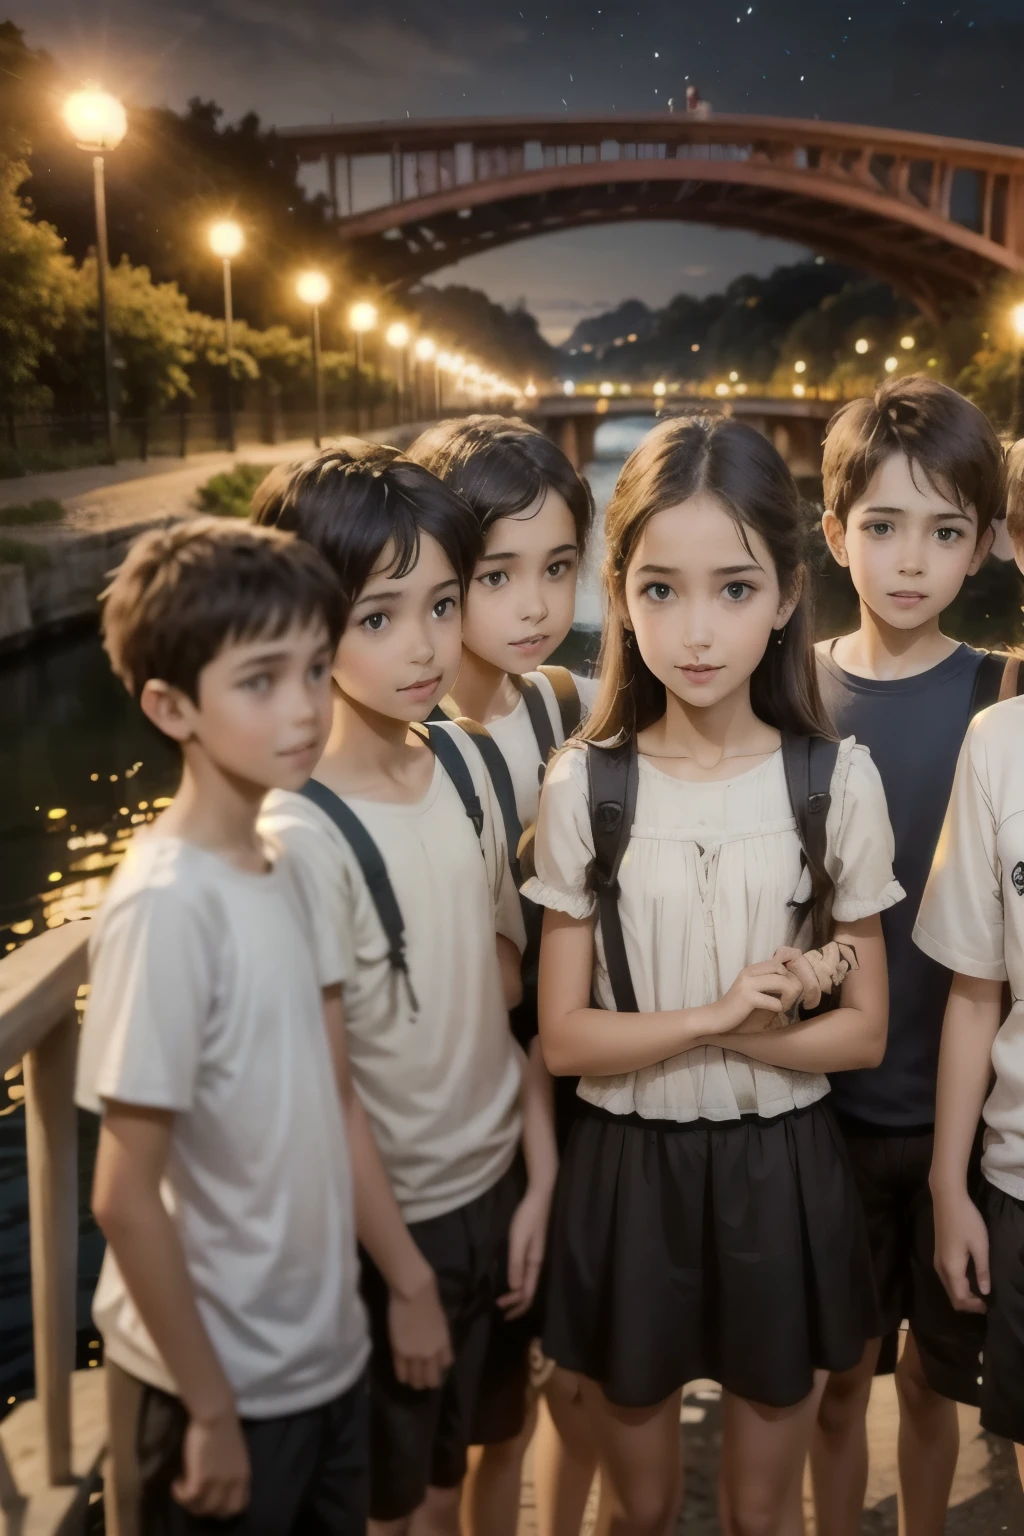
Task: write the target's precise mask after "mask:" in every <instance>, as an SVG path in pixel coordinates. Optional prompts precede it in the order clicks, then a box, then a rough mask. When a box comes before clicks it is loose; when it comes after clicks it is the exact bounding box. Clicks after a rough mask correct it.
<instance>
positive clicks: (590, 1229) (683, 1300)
mask: <svg viewBox="0 0 1024 1536" xmlns="http://www.w3.org/2000/svg"><path fill="white" fill-rule="evenodd" d="M550 1268H551V1275H550V1286H549V1291H548V1297H547V1324H546V1328H545V1332H544V1351H545V1353H546V1354H547V1355H549V1356H550V1357H551V1358H552V1359H553V1360H555V1361H557V1362H558V1364H559V1365H561V1366H564V1367H565V1368H566V1369H567V1370H570V1371H577V1372H579V1373H580V1374H581V1375H584V1376H588V1377H590V1378H591V1379H592V1380H594V1381H596V1382H598V1383H599V1384H600V1385H601V1387H602V1389H603V1390H604V1392H605V1393H606V1395H607V1396H608V1397H609V1398H610V1399H611V1400H612V1401H613V1402H616V1403H620V1404H623V1405H624V1406H627V1407H649V1406H652V1405H653V1404H655V1403H659V1402H661V1401H662V1400H663V1399H664V1398H666V1397H668V1395H669V1394H670V1393H671V1392H673V1391H675V1390H676V1389H677V1388H679V1387H682V1386H683V1385H684V1383H686V1382H687V1381H693V1380H695V1379H696V1378H697V1377H710V1378H711V1379H712V1380H713V1381H720V1382H721V1383H722V1385H723V1386H724V1387H725V1388H726V1389H727V1390H728V1391H730V1392H732V1393H735V1394H736V1395H737V1396H738V1397H743V1398H747V1399H750V1400H751V1401H753V1402H758V1403H765V1404H768V1405H770V1406H772V1407H789V1406H791V1405H793V1404H795V1403H799V1402H801V1401H802V1400H803V1399H804V1398H805V1397H806V1396H807V1394H808V1393H809V1392H810V1391H811V1388H812V1387H813V1385H814V1372H815V1371H816V1370H848V1369H850V1368H851V1367H852V1366H854V1365H856V1363H857V1361H858V1360H859V1359H860V1358H861V1356H862V1354H863V1352H864V1346H865V1344H866V1342H867V1340H868V1339H870V1338H875V1337H877V1335H878V1312H877V1307H876V1303H875V1287H874V1280H873V1277H872V1273H871V1256H870V1253H869V1251H868V1240H867V1233H866V1231H865V1229H864V1215H863V1212H862V1210H861V1204H860V1200H859V1199H858V1198H857V1188H856V1185H855V1184H854V1180H853V1175H852V1173H851V1171H850V1164H849V1158H848V1156H847V1152H846V1147H845V1144H844V1142H843V1138H842V1136H841V1135H840V1133H839V1130H838V1129H837V1127H836V1124H835V1121H834V1119H833V1117H832V1112H831V1110H830V1109H829V1107H828V1105H827V1104H826V1103H824V1102H819V1103H817V1104H812V1105H810V1107H809V1108H806V1109H797V1110H793V1111H791V1112H790V1113H788V1114H781V1115H778V1116H776V1117H774V1118H772V1119H767V1118H762V1117H760V1116H757V1115H747V1116H744V1117H743V1119H741V1120H730V1121H709V1120H693V1121H689V1122H688V1123H683V1124H676V1123H674V1122H667V1121H664V1120H642V1119H641V1118H640V1116H639V1115H612V1114H608V1113H606V1112H605V1111H603V1110H600V1109H595V1108H594V1107H593V1106H589V1105H586V1104H584V1105H583V1106H582V1110H581V1113H580V1116H579V1118H578V1119H577V1121H576V1124H575V1125H574V1127H573V1129H572V1132H571V1133H570V1136H569V1145H568V1147H567V1149H566V1153H565V1157H564V1158H563V1160H562V1166H561V1170H560V1172H559V1181H558V1189H557V1192H556V1196H555V1217H554V1223H553V1227H552V1235H551V1262H550Z"/></svg>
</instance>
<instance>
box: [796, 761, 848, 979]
mask: <svg viewBox="0 0 1024 1536" xmlns="http://www.w3.org/2000/svg"><path fill="white" fill-rule="evenodd" d="M838 757H839V743H838V741H827V740H826V739H825V738H824V737H822V736H795V735H793V734H791V733H790V732H789V731H783V733H782V766H783V769H784V770H785V774H786V788H787V789H788V791H789V801H790V804H791V805H792V807H793V815H794V816H795V817H796V825H797V832H798V833H799V836H800V846H801V848H802V850H803V856H804V861H805V863H806V865H807V868H808V870H809V871H810V876H811V898H810V901H809V902H804V903H800V907H799V908H798V910H799V913H800V915H799V921H800V922H801V923H802V922H803V921H804V919H805V918H806V916H807V914H808V912H810V913H812V915H813V921H812V940H813V943H814V945H815V947H816V948H819V949H820V948H821V946H822V945H823V944H827V943H828V940H829V937H830V932H831V926H832V923H831V915H832V902H833V900H834V899H835V883H834V881H833V879H832V876H831V875H830V874H829V872H828V868H827V865H826V862H825V854H826V851H827V848H828V837H827V832H826V822H827V820H828V813H829V807H830V806H831V804H832V775H833V773H834V772H835V767H836V762H837V760H838Z"/></svg>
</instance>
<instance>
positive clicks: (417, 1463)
mask: <svg viewBox="0 0 1024 1536" xmlns="http://www.w3.org/2000/svg"><path fill="white" fill-rule="evenodd" d="M524 1187H525V1173H524V1170H523V1167H522V1164H521V1163H520V1162H518V1161H517V1162H516V1163H514V1164H513V1166H512V1167H511V1168H510V1169H509V1171H508V1172H507V1173H506V1174H504V1175H503V1176H502V1178H500V1179H499V1180H498V1182H497V1184H495V1185H494V1186H493V1188H491V1189H489V1190H488V1191H487V1192H486V1194H483V1195H481V1196H480V1197H479V1198H478V1199H476V1200H472V1201H471V1202H470V1203H469V1204H468V1205H464V1206H461V1207H460V1208H459V1209H458V1210H456V1211H448V1212H446V1213H445V1215H443V1216H436V1217H434V1218H432V1219H431V1220H430V1221H418V1222H412V1223H410V1226H409V1231H410V1232H411V1233H412V1236H413V1238H414V1239H415V1241H416V1244H417V1246H418V1247H419V1249H420V1251H421V1253H422V1254H423V1256H424V1258H425V1259H426V1260H427V1262H428V1263H429V1264H430V1266H431V1268H432V1269H433V1271H434V1273H435V1275H436V1276H437V1284H438V1289H439V1291H440V1294H441V1303H442V1305H443V1307H444V1310H445V1315H446V1316H447V1319H448V1327H449V1329H450V1330H451V1337H452V1349H453V1352H454V1355H455V1361H454V1364H453V1366H452V1368H451V1370H450V1371H449V1373H448V1376H447V1378H446V1379H445V1381H444V1384H443V1385H442V1386H441V1387H439V1388H438V1389H437V1390H431V1391H417V1390H416V1389H415V1388H413V1387H407V1386H403V1384H402V1383H401V1382H400V1381H399V1380H398V1379H397V1377H396V1376H395V1372H394V1367H393V1363H392V1357H391V1345H390V1341H389V1339H388V1327H387V1310H388V1292H387V1286H386V1285H385V1283H384V1280H383V1277H382V1276H381V1274H380V1272H379V1271H378V1270H377V1268H376V1267H375V1265H374V1264H373V1263H372V1262H371V1261H370V1260H369V1259H368V1257H367V1255H366V1254H363V1255H362V1264H363V1298H364V1300H365V1302H366V1306H367V1310H368V1312H369V1315H370V1332H371V1335H372V1338H373V1354H372V1357H371V1363H370V1446H371V1457H370V1514H371V1516H372V1517H373V1519H375V1520H401V1519H404V1518H405V1517H406V1516H407V1515H410V1514H411V1513H412V1512H413V1510H414V1509H416V1508H417V1507H418V1506H419V1505H420V1504H421V1503H422V1502H423V1499H424V1497H425V1496H426V1492H427V1489H428V1488H429V1487H434V1488H456V1487H458V1485H459V1483H460V1482H461V1481H462V1479H463V1477H464V1476H465V1473H466V1450H467V1447H468V1446H470V1445H472V1444H474V1443H475V1442H481V1441H486V1442H490V1441H497V1440H506V1439H509V1440H511V1439H514V1438H515V1436H516V1435H518V1433H519V1431H520V1430H521V1429H522V1427H523V1423H524V1421H525V1418H526V1391H527V1385H528V1381H529V1343H530V1339H529V1330H528V1329H527V1328H524V1327H523V1326H522V1325H521V1324H517V1323H507V1322H506V1321H505V1318H504V1316H503V1314H502V1313H501V1312H500V1310H499V1309H498V1307H497V1305H496V1303H497V1300H498V1297H499V1296H503V1295H504V1294H505V1292H506V1291H507V1290H508V1229H509V1224H510V1222H511V1220H512V1216H513V1213H514V1211H515V1208H516V1206H517V1205H518V1204H519V1201H520V1200H521V1198H522V1195H523V1190H524Z"/></svg>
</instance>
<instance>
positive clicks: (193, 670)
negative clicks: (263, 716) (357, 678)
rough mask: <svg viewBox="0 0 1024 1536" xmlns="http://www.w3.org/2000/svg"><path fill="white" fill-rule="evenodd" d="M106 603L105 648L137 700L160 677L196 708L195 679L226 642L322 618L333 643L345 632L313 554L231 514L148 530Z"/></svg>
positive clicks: (332, 586)
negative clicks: (194, 704)
mask: <svg viewBox="0 0 1024 1536" xmlns="http://www.w3.org/2000/svg"><path fill="white" fill-rule="evenodd" d="M102 602H103V644H104V648H105V649H106V652H107V655H108V656H109V657H110V664H111V666H112V667H113V669H114V672H115V673H116V674H117V676H118V677H119V678H120V679H121V681H122V682H123V683H124V685H125V687H126V688H127V689H128V692H129V693H130V694H132V695H133V697H135V698H138V697H139V695H140V694H141V692H142V689H143V687H144V686H145V684H146V683H147V682H149V680H150V679H151V678H160V679H161V681H163V682H165V683H170V684H171V685H172V686H173V687H175V688H180V689H181V690H182V692H183V693H186V694H188V696H189V698H190V699H192V701H193V702H194V703H195V702H198V697H199V674H200V673H201V672H202V670H203V668H204V667H206V666H208V665H209V663H210V662H211V661H213V659H214V658H215V657H216V656H217V655H219V653H220V652H221V651H222V650H223V649H224V646H225V645H227V644H228V643H229V642H230V641H236V640H250V639H254V638H255V637H256V636H259V635H268V636H278V635H281V634H283V633H284V631H285V630H286V629H289V628H290V627H291V626H292V625H293V624H297V623H298V624H311V623H313V622H314V621H316V620H317V619H322V620H323V623H324V627H325V628H326V630H327V633H328V636H329V639H330V642H331V644H332V646H333V645H336V644H337V642H338V637H339V636H340V634H341V630H342V627H343V619H342V604H341V595H340V593H339V591H338V584H337V582H336V581H335V580H334V578H333V576H332V575H331V572H330V571H329V569H328V568H327V566H326V565H325V564H324V562H323V561H322V560H321V559H320V557H319V556H318V555H317V553H316V551H315V550H312V549H309V548H308V547H307V546H306V545H303V544H300V543H299V541H298V539H295V538H292V537H291V536H290V535H288V534H284V533H279V532H278V531H277V530H276V529H273V528H251V527H250V526H249V525H248V524H247V523H244V522H243V523H239V522H237V521H236V520H235V519H233V518H228V519H221V518H216V517H196V518H191V519H189V520H188V521H187V522H183V523H177V524H175V525H174V526H173V527H170V528H155V529H153V530H152V531H151V532H149V533H144V534H142V535H141V536H140V537H139V538H137V539H136V540H135V542H134V543H133V545H132V547H131V549H130V550H129V551H128V554H127V556H126V557H125V560H124V563H123V564H122V565H121V566H120V567H119V568H118V570H117V572H116V573H115V575H114V579H113V581H112V582H111V583H110V586H109V587H108V588H107V590H106V591H105V592H104V593H103V596H102Z"/></svg>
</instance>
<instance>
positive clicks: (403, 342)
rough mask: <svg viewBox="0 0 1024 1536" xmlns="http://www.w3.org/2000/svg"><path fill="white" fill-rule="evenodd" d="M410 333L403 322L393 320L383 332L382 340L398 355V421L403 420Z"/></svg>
mask: <svg viewBox="0 0 1024 1536" xmlns="http://www.w3.org/2000/svg"><path fill="white" fill-rule="evenodd" d="M410 335H411V332H410V330H409V327H408V326H407V325H406V323H405V321H404V320H395V321H393V322H392V324H391V325H389V326H388V328H387V330H386V331H385V332H384V340H385V341H386V342H387V344H388V346H389V347H394V349H395V351H396V352H397V354H398V359H397V361H398V384H397V388H398V409H397V411H396V412H395V414H396V416H397V417H398V420H399V421H404V420H405V354H406V350H407V348H408V346H409V338H410Z"/></svg>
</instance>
